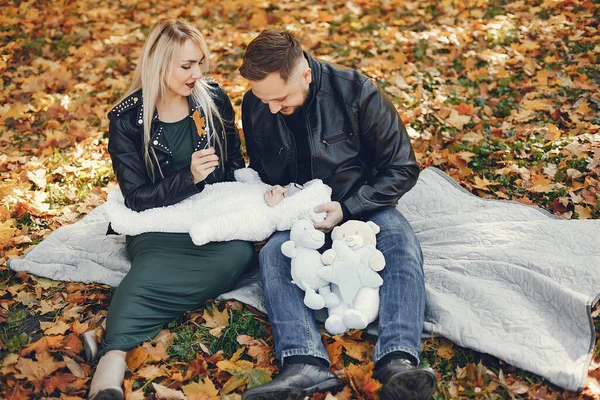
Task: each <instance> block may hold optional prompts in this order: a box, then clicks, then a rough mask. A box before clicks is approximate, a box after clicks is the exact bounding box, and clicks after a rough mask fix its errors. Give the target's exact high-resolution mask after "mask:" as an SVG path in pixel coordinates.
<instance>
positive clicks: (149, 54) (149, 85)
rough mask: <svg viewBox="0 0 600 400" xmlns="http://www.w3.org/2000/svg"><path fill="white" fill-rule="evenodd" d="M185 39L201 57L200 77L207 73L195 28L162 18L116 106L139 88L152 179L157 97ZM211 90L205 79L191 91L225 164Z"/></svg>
mask: <svg viewBox="0 0 600 400" xmlns="http://www.w3.org/2000/svg"><path fill="white" fill-rule="evenodd" d="M187 40H192V41H193V42H194V43H195V44H196V45H197V46H198V47H199V48H200V50H201V51H202V53H203V54H204V58H203V59H202V61H201V62H200V68H201V71H202V73H203V74H205V73H206V72H207V71H208V58H209V51H208V45H207V44H206V41H205V40H204V38H203V37H202V35H201V34H200V32H199V31H198V29H196V28H195V27H193V26H192V25H190V24H188V23H187V22H184V21H180V20H176V19H162V20H160V21H158V23H157V24H156V25H155V26H154V27H153V28H152V30H150V33H149V34H148V37H147V38H146V42H145V43H144V46H143V47H142V54H141V55H140V58H139V60H138V64H137V67H136V69H135V71H134V73H133V80H132V82H131V86H130V87H129V89H128V90H127V92H126V93H125V95H124V96H123V97H122V98H121V99H120V100H119V103H120V102H121V101H123V100H124V99H125V98H127V97H128V96H130V95H131V94H132V93H134V92H136V91H137V90H139V89H142V94H143V107H144V110H143V125H144V162H145V164H146V169H147V170H148V171H149V173H150V175H151V176H152V180H154V168H152V160H151V157H152V158H154V161H155V162H156V165H157V167H158V170H159V172H160V175H161V177H162V176H163V173H162V170H161V168H160V165H159V163H158V160H157V158H156V152H155V151H154V148H152V147H150V128H151V125H152V118H153V116H154V109H155V107H156V104H157V102H158V100H159V99H160V98H162V97H163V96H164V95H165V93H167V84H168V82H167V76H168V74H169V72H170V71H171V68H172V62H173V60H174V58H175V57H177V54H178V51H179V50H180V49H181V48H182V47H183V44H184V43H185V42H186V41H187ZM211 91H212V89H211V88H210V86H209V84H208V82H207V81H206V80H205V79H200V80H198V81H196V85H195V86H194V89H193V90H192V98H193V99H194V100H195V102H196V103H197V104H199V105H200V107H201V108H202V110H203V112H204V114H205V117H206V118H205V123H206V127H207V130H206V133H207V139H208V143H209V144H210V145H212V146H213V147H215V148H216V149H217V151H218V154H220V157H219V160H220V161H219V162H220V163H224V162H225V158H226V155H227V150H226V145H227V143H226V140H223V141H222V140H221V138H219V135H218V134H217V133H216V130H215V126H214V119H215V118H216V119H217V120H218V121H219V123H220V125H221V128H222V129H223V131H225V126H224V123H223V119H222V118H221V114H220V113H219V110H218V108H217V106H216V105H215V102H214V100H213V97H212V93H211Z"/></svg>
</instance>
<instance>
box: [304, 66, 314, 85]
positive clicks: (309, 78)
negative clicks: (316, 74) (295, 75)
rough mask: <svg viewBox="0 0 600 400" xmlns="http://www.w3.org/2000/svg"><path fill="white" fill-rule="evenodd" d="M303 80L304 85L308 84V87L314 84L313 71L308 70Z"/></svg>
mask: <svg viewBox="0 0 600 400" xmlns="http://www.w3.org/2000/svg"><path fill="white" fill-rule="evenodd" d="M302 79H303V80H304V83H306V84H307V85H310V83H311V82H312V70H311V69H310V68H307V69H306V70H305V71H304V72H303V73H302Z"/></svg>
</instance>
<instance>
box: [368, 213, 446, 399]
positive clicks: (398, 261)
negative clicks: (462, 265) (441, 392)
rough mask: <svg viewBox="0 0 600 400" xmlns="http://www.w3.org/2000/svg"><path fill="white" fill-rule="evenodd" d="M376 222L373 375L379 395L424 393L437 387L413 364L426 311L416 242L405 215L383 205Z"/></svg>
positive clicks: (422, 395)
mask: <svg viewBox="0 0 600 400" xmlns="http://www.w3.org/2000/svg"><path fill="white" fill-rule="evenodd" d="M369 220H370V221H373V222H374V223H376V224H377V225H379V227H380V228H381V230H380V232H379V233H378V234H377V248H378V249H379V250H380V251H381V252H382V253H383V255H384V257H385V261H386V266H385V268H384V269H383V270H382V271H381V272H380V274H381V277H382V278H383V285H382V286H381V287H380V288H379V298H380V301H379V339H378V340H377V344H376V345H375V353H374V354H373V359H374V361H375V374H374V377H375V378H376V379H378V380H379V381H380V382H381V383H382V384H383V387H382V390H381V394H380V395H381V398H382V399H384V400H385V399H403V400H417V399H419V400H421V399H429V398H430V397H431V396H432V395H433V392H434V391H435V387H436V376H435V373H434V372H433V370H431V369H430V368H416V366H418V364H419V354H420V352H421V332H422V330H423V319H424V314H425V284H424V276H423V254H422V252H421V245H420V244H419V240H418V239H417V237H416V235H415V233H414V232H413V230H412V228H411V226H410V224H409V223H408V221H407V220H406V218H404V216H403V215H402V214H401V213H400V212H399V211H398V210H396V209H395V208H385V209H383V210H380V211H377V212H375V213H374V214H373V215H371V216H370V217H369Z"/></svg>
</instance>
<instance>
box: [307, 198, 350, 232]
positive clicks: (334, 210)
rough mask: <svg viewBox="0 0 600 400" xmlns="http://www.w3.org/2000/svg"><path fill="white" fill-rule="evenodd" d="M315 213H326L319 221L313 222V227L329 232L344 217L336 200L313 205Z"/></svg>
mask: <svg viewBox="0 0 600 400" xmlns="http://www.w3.org/2000/svg"><path fill="white" fill-rule="evenodd" d="M315 212H316V213H322V212H324V213H326V216H325V219H324V220H323V221H321V222H315V223H314V227H315V229H318V230H320V231H323V232H329V231H330V230H332V229H333V228H334V227H336V226H337V225H338V224H339V223H340V222H342V220H343V219H344V212H343V211H342V206H341V204H340V203H338V202H337V201H330V202H329V203H325V204H321V205H320V206H316V207H315Z"/></svg>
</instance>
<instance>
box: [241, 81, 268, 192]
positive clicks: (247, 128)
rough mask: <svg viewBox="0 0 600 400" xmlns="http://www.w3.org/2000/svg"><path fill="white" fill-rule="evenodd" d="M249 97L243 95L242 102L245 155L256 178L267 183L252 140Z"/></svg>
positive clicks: (247, 94) (248, 95)
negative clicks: (256, 173) (256, 174)
mask: <svg viewBox="0 0 600 400" xmlns="http://www.w3.org/2000/svg"><path fill="white" fill-rule="evenodd" d="M250 96H252V95H251V94H250V92H247V93H246V94H245V95H244V100H243V101H242V127H243V129H244V139H245V141H246V153H247V154H248V158H249V159H250V165H249V167H250V168H252V169H253V170H255V171H256V172H258V176H260V179H261V180H262V181H263V182H267V183H268V182H269V181H268V177H267V174H266V173H265V169H264V167H263V164H262V161H261V158H260V155H259V153H258V148H257V146H256V141H255V139H254V131H253V130H252V122H251V118H250V114H251V113H252V108H251V103H252V102H251V99H250Z"/></svg>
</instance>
